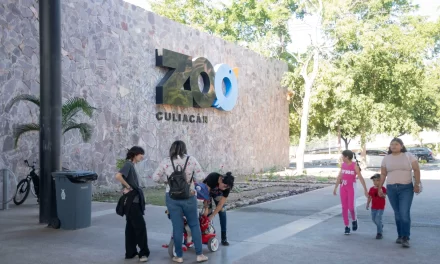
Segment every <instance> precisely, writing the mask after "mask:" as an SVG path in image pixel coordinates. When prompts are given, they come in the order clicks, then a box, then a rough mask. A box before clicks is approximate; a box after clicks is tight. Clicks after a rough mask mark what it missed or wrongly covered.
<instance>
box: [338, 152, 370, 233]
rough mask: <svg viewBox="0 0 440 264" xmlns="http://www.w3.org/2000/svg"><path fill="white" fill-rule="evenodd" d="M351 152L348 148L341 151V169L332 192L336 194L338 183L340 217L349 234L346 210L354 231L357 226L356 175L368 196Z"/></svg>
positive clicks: (366, 194)
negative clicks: (340, 206) (349, 215)
mask: <svg viewBox="0 0 440 264" xmlns="http://www.w3.org/2000/svg"><path fill="white" fill-rule="evenodd" d="M353 156H354V154H353V152H352V151H350V150H344V151H343V152H342V161H343V163H342V165H341V170H340V172H339V176H338V179H337V180H336V185H335V189H334V191H333V194H334V195H336V194H337V189H338V186H339V184H340V185H341V187H340V196H341V205H342V218H343V219H344V225H345V234H346V235H349V234H350V227H349V220H348V212H349V211H350V214H351V219H352V228H353V231H356V230H357V228H358V222H357V216H356V210H355V208H356V205H355V199H356V176H357V178H358V179H359V181H360V182H361V184H362V186H363V187H364V192H365V196H366V197H368V190H367V186H366V185H365V181H364V178H363V177H362V174H361V170H360V168H359V166H358V164H357V162H353V161H352V160H353Z"/></svg>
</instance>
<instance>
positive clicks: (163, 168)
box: [153, 155, 206, 192]
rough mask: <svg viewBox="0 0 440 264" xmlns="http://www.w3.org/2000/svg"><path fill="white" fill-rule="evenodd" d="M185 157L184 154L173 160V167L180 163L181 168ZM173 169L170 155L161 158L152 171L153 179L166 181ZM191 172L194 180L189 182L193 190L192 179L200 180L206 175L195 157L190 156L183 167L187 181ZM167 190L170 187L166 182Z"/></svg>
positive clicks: (161, 181) (167, 190)
mask: <svg viewBox="0 0 440 264" xmlns="http://www.w3.org/2000/svg"><path fill="white" fill-rule="evenodd" d="M186 158H187V156H186V155H185V156H184V157H178V158H177V159H175V160H173V162H174V167H177V166H178V165H180V166H181V167H182V169H183V167H184V166H185V161H186ZM173 171H174V170H173V165H172V164H171V159H170V157H167V158H165V159H163V160H162V162H161V163H160V164H159V167H157V169H156V171H155V172H154V173H153V181H155V182H158V183H166V182H167V176H168V177H169V176H170V175H171V174H172V173H173ZM193 172H194V180H193V181H192V182H191V190H195V188H194V181H196V182H202V181H203V180H204V179H205V176H206V175H205V173H204V172H203V170H202V167H201V166H200V164H199V162H198V161H197V160H196V158H194V157H192V156H190V157H189V160H188V163H187V164H186V169H185V175H186V180H187V181H188V182H189V181H190V180H191V177H192V174H193ZM169 191H170V187H169V186H168V184H167V187H166V192H169Z"/></svg>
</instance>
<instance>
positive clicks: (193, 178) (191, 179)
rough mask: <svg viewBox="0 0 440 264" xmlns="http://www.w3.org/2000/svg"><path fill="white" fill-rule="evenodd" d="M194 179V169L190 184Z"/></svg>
mask: <svg viewBox="0 0 440 264" xmlns="http://www.w3.org/2000/svg"><path fill="white" fill-rule="evenodd" d="M193 179H194V171H193V174H192V176H191V179H190V180H189V184H191V182H192V181H193Z"/></svg>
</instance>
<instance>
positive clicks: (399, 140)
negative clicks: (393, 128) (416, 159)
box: [388, 138, 408, 154]
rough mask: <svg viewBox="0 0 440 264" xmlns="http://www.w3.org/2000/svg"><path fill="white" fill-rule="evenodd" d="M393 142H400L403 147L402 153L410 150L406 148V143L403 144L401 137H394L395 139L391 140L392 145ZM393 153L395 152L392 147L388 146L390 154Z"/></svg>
mask: <svg viewBox="0 0 440 264" xmlns="http://www.w3.org/2000/svg"><path fill="white" fill-rule="evenodd" d="M393 142H397V143H399V145H401V146H402V149H401V150H400V152H402V153H405V152H408V150H407V149H406V147H405V145H404V144H403V141H402V140H401V139H400V138H393V139H392V140H391V142H390V145H391V143H393ZM391 153H393V152H392V151H391V147H388V154H391Z"/></svg>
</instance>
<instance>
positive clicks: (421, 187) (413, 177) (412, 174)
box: [405, 152, 423, 194]
mask: <svg viewBox="0 0 440 264" xmlns="http://www.w3.org/2000/svg"><path fill="white" fill-rule="evenodd" d="M405 156H406V159H407V160H408V162H409V166H410V167H411V178H412V181H413V184H414V185H415V183H416V177H415V175H414V170H413V167H412V163H411V160H410V159H409V157H408V152H406V153H405ZM419 188H420V192H419V193H417V194H420V193H421V192H422V191H423V186H422V181H420V185H419Z"/></svg>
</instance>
